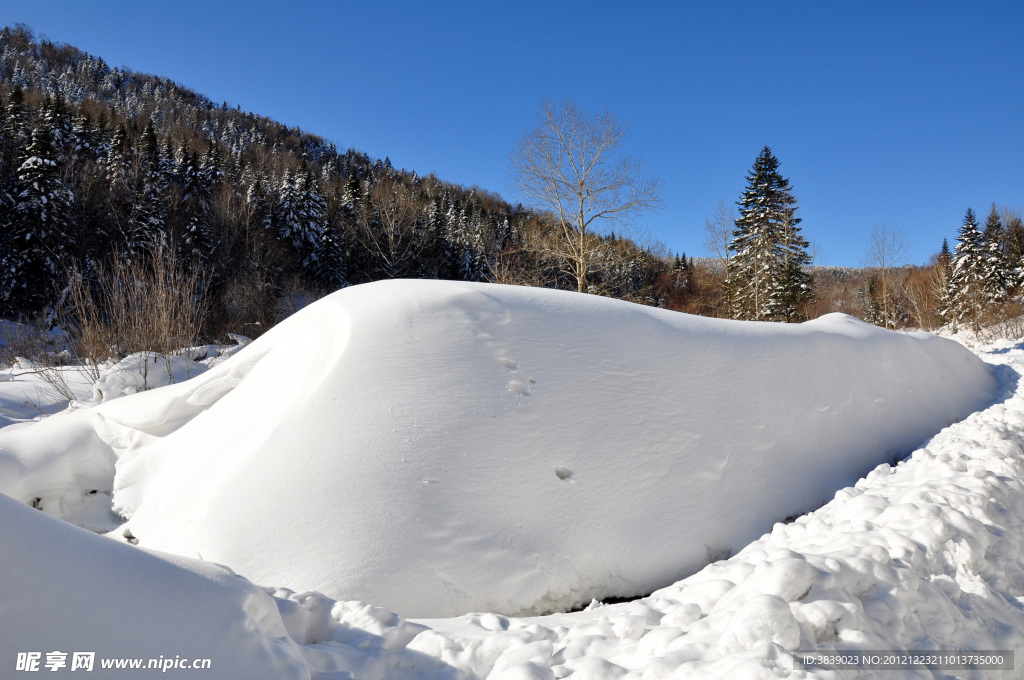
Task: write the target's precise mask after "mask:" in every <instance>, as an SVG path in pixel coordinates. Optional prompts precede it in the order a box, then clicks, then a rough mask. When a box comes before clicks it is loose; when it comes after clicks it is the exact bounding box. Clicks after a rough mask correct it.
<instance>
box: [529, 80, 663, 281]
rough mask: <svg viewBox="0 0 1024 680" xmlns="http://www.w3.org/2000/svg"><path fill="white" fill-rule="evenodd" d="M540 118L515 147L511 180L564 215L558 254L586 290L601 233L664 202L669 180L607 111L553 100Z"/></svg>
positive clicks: (556, 213)
mask: <svg viewBox="0 0 1024 680" xmlns="http://www.w3.org/2000/svg"><path fill="white" fill-rule="evenodd" d="M537 121H538V126H537V129H535V130H533V131H532V132H529V133H527V134H526V135H525V136H524V137H523V138H522V139H521V140H520V141H519V143H518V144H517V145H516V146H515V148H514V149H513V150H512V155H511V158H510V165H511V171H510V175H511V183H512V185H513V187H514V188H515V189H516V190H517V191H518V192H519V194H520V195H521V196H522V197H523V198H525V199H526V201H527V202H531V203H534V204H536V205H537V206H538V207H541V206H542V207H544V208H546V209H548V210H550V211H551V212H552V213H553V214H554V216H555V217H556V218H557V221H558V229H559V239H558V240H557V243H556V249H557V251H558V252H557V253H556V254H557V255H558V256H559V258H560V259H561V260H562V261H563V262H564V263H565V265H566V267H567V269H568V272H569V274H570V275H571V276H572V277H573V278H574V279H575V280H576V290H578V291H580V292H585V291H587V290H588V285H587V276H588V274H589V273H590V272H591V271H593V269H594V267H595V262H596V259H595V258H594V254H595V250H596V249H597V248H599V246H600V243H599V241H600V239H598V238H596V236H597V235H599V234H601V233H603V232H604V231H606V230H609V229H611V228H613V227H614V226H615V225H618V224H625V223H628V222H629V221H630V220H631V219H632V218H635V217H636V216H637V215H640V214H642V213H644V212H646V211H648V210H652V209H655V208H658V207H660V205H661V195H660V189H661V185H662V183H661V181H660V180H659V179H657V178H647V177H646V176H645V175H644V174H643V169H642V167H641V163H640V160H639V159H634V158H632V157H631V156H629V155H628V154H626V153H624V152H623V151H622V142H623V140H624V139H625V137H626V128H625V127H624V126H623V125H622V124H621V123H619V122H618V121H617V120H616V119H615V118H614V117H613V116H612V115H611V114H610V113H608V112H607V111H606V112H605V113H603V114H598V115H596V116H594V117H590V116H588V115H587V114H586V113H585V112H584V111H583V110H582V109H580V108H579V107H578V106H577V105H576V104H575V103H573V101H572V100H570V99H563V100H562V101H561V103H559V104H558V105H557V106H556V105H555V104H553V103H552V102H551V100H549V99H545V100H544V102H543V104H542V107H541V111H540V112H539V113H538V114H537Z"/></svg>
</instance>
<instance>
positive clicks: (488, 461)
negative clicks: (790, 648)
mask: <svg viewBox="0 0 1024 680" xmlns="http://www.w3.org/2000/svg"><path fill="white" fill-rule="evenodd" d="M993 389H994V381H993V378H992V377H991V375H990V372H989V371H988V369H987V368H986V367H985V365H984V364H983V363H982V362H981V361H980V360H978V359H977V358H976V357H975V356H973V355H972V354H971V353H970V352H968V351H967V350H965V349H964V348H963V347H961V346H959V345H957V344H956V343H952V342H948V341H944V340H941V339H937V338H934V337H932V336H926V335H905V334H896V333H891V332H887V331H883V330H880V329H877V328H874V327H872V326H868V325H866V324H863V323H861V322H858V321H856V320H854V319H853V318H851V317H846V316H842V315H831V316H829V317H825V318H822V319H820V320H817V321H814V322H811V323H807V324H803V325H800V326H788V325H780V324H765V323H745V322H731V321H721V320H712V319H706V318H699V317H692V316H687V315H683V314H677V313H672V312H665V311H661V310H655V309H650V308H646V307H642V306H638V305H633V304H628V303H624V302H620V301H615V300H609V299H604V298H598V297H594V296H589V295H578V294H573V293H564V292H559V291H549V290H538V289H528V288H519V287H506V286H495V285H486V284H476V285H473V284H461V283H452V282H424V281H414V282H413V281H393V282H383V283H375V284H370V285H365V286H357V287H354V288H349V289H346V290H343V291H340V292H338V293H336V294H334V295H331V296H329V297H327V298H325V299H323V300H321V301H320V302H318V303H316V304H314V305H311V306H310V307H308V308H306V309H304V310H302V311H301V312H300V313H298V314H296V315H295V316H293V317H292V318H290V319H289V320H287V321H285V322H284V323H282V324H280V325H279V326H278V327H276V328H275V329H273V330H272V331H270V332H269V333H267V334H266V335H265V336H263V337H262V338H260V339H259V340H257V341H255V342H253V343H252V344H251V345H250V346H249V347H247V348H246V350H245V351H244V352H243V353H241V354H239V355H238V356H237V357H236V358H235V359H233V360H231V361H228V362H226V363H225V364H223V365H222V366H220V367H217V368H214V369H211V370H210V371H209V372H207V373H205V374H204V375H202V376H200V377H198V378H196V379H194V380H191V381H188V382H186V383H183V384H180V385H174V386H170V387H168V388H164V389H161V390H155V391H152V392H149V393H146V394H143V395H139V396H138V397H127V398H123V399H120V400H117V401H115V402H111V403H109V404H105V405H104V407H105V410H104V411H103V413H104V416H105V417H106V418H108V419H112V420H115V421H117V422H119V423H121V424H122V425H124V426H128V427H134V428H138V429H139V430H143V431H145V433H146V436H144V437H138V438H136V439H135V440H134V441H133V443H131V444H130V445H128V446H127V447H126V450H125V451H124V452H123V455H121V457H120V459H119V460H118V462H117V477H116V479H115V482H114V504H115V508H116V509H117V510H118V511H119V512H121V513H122V514H124V515H125V516H126V517H129V518H130V521H129V523H128V525H127V526H126V533H130V535H132V536H134V538H136V539H138V541H139V544H140V545H142V546H148V547H152V548H156V549H159V550H164V551H168V552H173V553H177V554H182V555H188V556H201V557H202V559H205V560H211V561H214V562H217V563H222V564H226V565H228V566H230V567H231V568H232V569H234V570H236V571H238V572H239V573H241V574H243V575H245V576H246V577H248V578H250V579H252V580H254V581H256V582H260V583H280V584H287V585H288V586H289V587H291V588H295V589H297V590H306V589H317V590H320V591H322V592H324V593H325V594H327V595H329V596H331V597H334V598H338V599H360V600H366V601H370V602H373V603H375V604H378V605H382V606H386V607H389V608H391V609H394V610H396V611H398V612H400V613H402V614H404V615H408V616H446V615H453V614H460V613H464V612H467V611H474V610H476V611H480V610H487V611H496V612H503V613H523V612H526V613H531V612H532V613H540V612H546V611H552V610H559V609H567V608H571V607H573V606H576V605H579V604H581V603H586V602H589V601H590V600H591V598H594V597H598V598H601V597H607V596H612V595H619V596H629V595H636V594H641V593H644V592H650V591H651V590H652V589H654V588H656V587H660V586H664V585H666V584H669V583H672V582H673V581H675V580H677V579H678V578H681V577H683V576H685V575H687V574H691V573H693V572H695V571H696V570H698V569H699V568H701V567H702V566H704V565H705V564H707V563H708V562H709V561H713V560H714V559H718V558H720V557H723V556H727V555H728V554H730V553H732V552H735V551H736V550H738V549H739V548H741V547H742V546H744V545H746V544H747V543H748V542H749V541H751V540H753V539H754V538H756V537H757V536H758V535H760V534H761V533H762V532H763V531H765V530H766V529H768V528H769V527H770V526H771V524H772V522H774V521H776V520H781V519H783V518H785V517H787V516H791V515H797V514H799V513H801V512H803V511H806V510H808V509H810V508H813V507H817V506H818V505H820V504H822V503H823V502H825V501H826V500H827V499H828V498H830V497H831V495H832V494H833V493H834V492H835V490H836V489H838V488H841V487H843V486H846V485H849V484H852V483H853V482H854V481H856V480H857V479H858V478H859V477H860V475H862V474H863V473H865V472H866V471H867V470H870V469H871V468H873V467H875V466H876V465H878V464H879V463H881V462H885V461H893V460H895V459H896V458H898V457H900V456H902V455H905V454H906V453H908V452H909V451H910V450H912V449H913V447H914V446H915V445H917V444H919V443H920V442H921V441H922V440H923V439H924V438H925V437H927V436H928V435H930V434H932V433H934V432H936V431H938V430H939V429H941V428H942V427H944V426H945V425H948V424H949V423H951V422H953V421H954V420H956V419H958V418H961V417H963V416H965V415H967V414H968V413H970V412H972V411H974V410H975V409H977V408H978V407H980V406H982V405H983V404H984V403H987V402H989V401H990V400H991V398H992V393H993ZM666 537H671V538H666ZM270 546H273V549H270Z"/></svg>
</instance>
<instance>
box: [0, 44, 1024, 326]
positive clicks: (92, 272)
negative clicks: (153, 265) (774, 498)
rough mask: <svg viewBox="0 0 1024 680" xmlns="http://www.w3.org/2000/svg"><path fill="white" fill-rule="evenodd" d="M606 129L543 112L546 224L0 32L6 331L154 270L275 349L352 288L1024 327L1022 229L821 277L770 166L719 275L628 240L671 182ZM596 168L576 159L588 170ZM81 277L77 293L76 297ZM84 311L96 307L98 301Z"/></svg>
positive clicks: (726, 208) (603, 118)
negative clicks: (292, 316) (295, 326)
mask: <svg viewBox="0 0 1024 680" xmlns="http://www.w3.org/2000/svg"><path fill="white" fill-rule="evenodd" d="M624 138H625V128H624V126H623V125H621V124H620V123H619V122H618V121H616V120H615V119H614V117H613V116H611V114H609V113H607V112H605V113H604V114H599V115H597V116H588V115H586V114H585V113H584V112H582V111H581V110H580V109H579V108H578V107H577V106H576V105H575V104H574V103H572V102H571V101H569V100H564V101H562V102H560V103H558V104H554V103H552V102H550V101H545V102H544V103H543V105H542V110H541V111H540V113H539V115H538V127H537V129H536V130H534V131H532V132H530V133H528V134H527V135H526V136H524V138H523V139H522V140H521V141H520V143H519V144H518V145H517V146H516V148H515V149H514V150H513V154H512V166H513V167H512V170H513V175H514V183H515V185H516V188H517V189H518V190H519V192H520V194H521V195H522V196H524V197H525V198H526V199H528V200H530V201H531V202H532V203H533V206H532V207H530V208H526V207H524V206H522V205H521V204H518V205H513V204H510V203H508V202H506V201H504V200H503V199H502V198H501V197H500V196H498V195H496V194H493V193H490V192H487V191H484V190H482V189H479V188H477V187H470V188H467V187H463V186H459V185H455V184H451V183H448V182H444V181H443V180H441V179H438V178H436V177H434V176H432V175H431V176H427V177H420V176H419V175H418V174H417V173H415V172H413V171H407V170H404V169H396V168H395V167H393V166H392V164H391V162H390V160H389V159H387V158H384V159H373V158H370V157H369V156H367V155H366V154H363V153H361V152H359V151H357V150H354V149H348V150H346V151H339V150H338V149H337V148H336V146H335V145H334V144H333V143H331V142H328V141H325V140H324V139H322V138H320V137H318V136H316V135H312V134H310V133H307V132H304V131H302V130H300V129H298V128H295V127H288V126H285V125H283V124H281V123H278V122H276V121H273V120H270V119H268V118H265V117H262V116H258V115H256V114H253V113H250V112H244V111H242V110H241V109H240V108H238V107H235V108H231V107H229V106H228V105H227V104H226V103H222V104H219V105H218V104H216V103H214V102H213V101H211V100H209V99H208V98H206V97H204V96H202V95H200V94H197V93H195V92H192V91H191V90H189V89H187V88H185V87H183V86H181V85H178V84H177V83H174V82H172V81H170V80H167V79H163V78H160V77H157V76H151V75H146V74H139V73H135V72H132V71H130V70H128V69H124V68H110V67H109V66H108V65H107V64H106V63H105V62H104V61H103V60H102V59H100V58H97V57H94V56H91V55H89V54H86V53H84V52H81V51H79V50H77V49H76V48H74V47H71V46H68V45H58V44H54V43H51V42H49V41H46V40H44V39H36V37H35V36H34V34H33V33H32V31H31V30H30V29H28V28H27V27H25V26H21V25H19V26H15V27H13V28H4V29H3V30H2V31H0V314H2V315H4V316H8V317H21V318H32V317H38V316H40V315H45V314H51V315H52V314H53V313H54V312H56V311H58V310H59V309H60V307H61V305H62V304H64V303H65V302H66V301H67V300H68V299H76V298H75V296H74V295H70V294H69V290H68V285H69V284H71V283H74V282H75V281H84V282H86V284H87V285H92V286H94V287H96V288H100V287H102V285H103V281H101V278H102V276H101V274H102V272H110V271H115V270H117V269H118V268H121V269H123V270H128V269H131V268H133V267H135V266H137V265H138V264H139V263H140V262H147V261H151V259H152V258H153V257H161V258H165V259H167V260H168V261H169V262H170V264H171V265H172V266H173V267H175V268H180V269H182V270H185V271H189V272H194V273H195V274H196V276H197V278H198V279H199V285H197V286H196V288H195V290H196V295H198V296H199V297H201V298H202V300H201V301H202V305H203V307H204V308H205V309H209V310H210V313H209V314H208V319H209V321H208V323H207V329H206V334H207V335H208V336H216V335H220V334H223V332H225V331H233V332H241V333H244V334H247V335H258V334H259V333H261V332H262V331H263V330H265V329H266V328H268V327H269V326H270V325H272V324H273V323H274V322H275V321H276V320H277V319H279V318H280V317H281V316H282V315H283V314H285V313H287V311H288V310H289V309H290V308H293V307H296V306H299V305H301V304H303V303H304V302H307V301H310V300H312V299H315V298H316V297H319V296H320V295H323V294H325V293H326V292H330V291H333V290H335V289H337V288H340V287H344V286H346V285H352V284H357V283H364V282H368V281H375V280H379V279H386V278H398V277H405V278H410V277H411V278H444V279H453V280H462V281H492V282H498V283H514V284H526V285H534V286H546V287H552V288H560V289H566V290H577V291H582V292H590V293H596V294H601V295H608V296H612V297H618V298H622V299H625V300H631V301H635V302H641V303H644V304H649V305H657V306H661V307H665V308H668V309H674V310H679V311H686V312H691V313H696V314H702V315H708V316H719V317H726V318H735V319H751V320H762V321H765V320H767V321H789V322H793V321H801V320H804V319H809V318H814V317H816V316H819V315H821V314H824V313H827V312H832V311H840V312H845V313H849V314H854V315H856V316H859V317H861V318H864V319H866V320H868V321H870V322H872V323H877V324H879V325H883V326H886V327H889V328H898V327H903V326H917V327H922V328H932V327H935V326H937V325H940V324H942V323H951V324H968V325H970V326H972V327H975V328H978V327H980V325H981V324H983V323H985V322H986V321H987V320H990V319H992V318H995V317H998V316H1003V317H1005V316H1006V315H1008V314H1009V313H1011V312H1012V311H1013V309H1014V304H1015V302H1014V301H1015V300H1016V299H1017V296H1018V294H1019V292H1020V290H1021V287H1022V279H1024V275H1022V273H1021V272H1022V269H1021V264H1022V256H1024V225H1022V223H1021V219H1020V215H1019V213H1018V212H1014V211H1012V210H1009V209H1005V208H1004V209H997V208H996V207H995V206H993V208H992V211H991V213H990V215H989V218H988V221H987V222H986V225H985V228H984V230H983V231H982V230H981V229H980V228H979V227H978V225H977V224H976V218H975V217H974V214H973V212H970V211H969V212H968V215H967V217H966V218H965V220H964V225H963V229H962V230H961V234H960V238H959V240H958V243H957V245H956V250H955V252H953V251H950V250H949V248H948V246H947V245H945V244H943V250H942V251H941V252H940V253H939V254H938V255H937V256H936V257H935V258H934V259H933V262H931V263H929V264H928V265H926V266H922V267H910V266H907V265H905V264H904V263H903V262H902V261H901V259H900V258H901V257H902V255H904V254H905V251H906V248H905V243H902V236H901V235H900V234H899V233H898V230H893V229H892V228H889V227H886V226H885V225H882V227H881V228H876V233H875V234H873V236H872V242H871V244H869V245H870V247H869V251H870V252H869V257H868V258H867V261H866V262H865V267H863V268H859V269H849V268H834V267H833V268H829V267H822V266H819V265H816V264H815V263H814V261H813V254H812V248H811V246H810V244H809V242H808V241H807V239H806V238H805V237H804V236H803V233H802V225H801V219H800V217H799V216H798V215H797V208H798V205H797V199H796V196H795V194H794V192H793V189H792V187H791V185H790V181H789V179H788V178H786V177H784V176H783V175H782V174H781V172H780V162H779V160H778V158H776V157H775V155H774V154H773V153H772V151H771V149H770V148H769V147H767V146H766V147H764V148H763V149H762V150H761V152H760V153H759V154H758V155H757V157H756V158H755V160H754V164H753V166H752V168H751V170H750V172H749V173H748V174H747V177H746V187H745V188H744V191H743V193H742V194H741V195H740V197H739V200H738V201H737V202H736V204H735V205H736V208H738V213H737V211H736V209H734V208H733V207H732V206H731V205H730V204H728V203H725V202H723V203H721V204H720V205H719V206H718V207H717V208H716V209H715V211H714V213H713V214H712V215H711V216H710V217H709V218H708V220H707V221H706V223H705V232H706V239H705V244H704V245H705V250H706V251H707V252H708V253H709V254H711V257H705V258H694V257H687V256H686V254H685V253H684V254H676V255H675V256H674V257H673V256H672V255H671V254H669V253H667V252H665V250H664V247H663V246H659V245H657V244H653V245H652V244H641V243H638V242H637V241H635V240H634V239H631V238H628V237H625V236H623V234H624V233H625V232H624V231H623V230H622V228H623V227H625V226H626V225H627V223H628V221H629V218H635V217H636V216H638V215H640V214H642V213H643V212H645V211H647V210H651V209H657V208H658V206H659V205H660V202H661V198H660V193H659V189H660V186H661V183H660V181H659V180H657V179H656V178H653V179H651V178H647V177H645V176H644V175H643V173H642V168H641V166H640V164H639V161H637V160H635V159H633V158H631V157H630V156H628V154H625V153H623V152H622V149H621V144H622V141H623V139H624ZM573 154H576V156H573ZM76 277H77V278H76ZM79 297H81V296H79Z"/></svg>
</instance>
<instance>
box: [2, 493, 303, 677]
mask: <svg viewBox="0 0 1024 680" xmlns="http://www.w3.org/2000/svg"><path fill="white" fill-rule="evenodd" d="M0 575H2V578H3V587H2V589H0V630H2V631H3V636H2V641H0V674H2V675H3V676H4V677H14V676H15V675H17V674H16V673H14V671H15V668H16V664H17V655H18V653H30V652H37V653H39V654H41V657H37V658H40V662H39V668H38V670H40V671H43V672H47V671H48V670H49V669H47V668H46V667H45V666H44V664H45V663H46V661H47V654H49V653H52V652H63V653H64V654H65V655H66V656H65V657H63V660H64V662H65V663H66V666H65V667H64V668H63V669H62V670H63V671H64V672H70V671H71V668H72V661H73V656H72V655H73V653H74V652H92V653H94V654H95V657H94V659H93V671H92V672H91V673H90V674H89V676H88V677H99V678H115V677H122V678H123V677H125V676H126V673H127V674H128V675H130V674H131V671H126V670H124V669H121V670H117V669H108V670H104V669H102V668H101V667H100V664H101V660H102V659H121V658H130V659H135V658H139V659H144V661H143V664H147V663H148V662H149V659H160V663H161V665H162V663H163V662H162V659H171V660H176V659H177V658H185V659H187V660H188V661H189V662H190V663H191V662H192V661H194V660H196V659H210V662H211V664H210V669H209V671H203V670H193V669H187V670H181V669H178V670H174V669H168V670H167V671H163V669H162V668H161V672H164V673H166V674H167V675H169V676H171V677H190V678H254V679H255V678H267V679H268V680H280V679H281V678H309V677H310V673H309V670H308V668H307V666H306V663H305V662H304V661H303V660H302V658H301V657H296V656H295V655H294V652H293V650H292V647H295V645H291V644H289V638H287V633H286V629H285V626H284V623H283V621H282V618H281V616H280V614H279V613H278V608H277V606H276V602H275V600H274V598H272V597H271V596H270V595H268V594H267V593H266V592H264V591H262V590H261V589H259V588H256V587H255V586H253V585H252V584H250V583H247V582H246V581H244V580H243V579H240V578H238V577H237V576H234V575H232V574H230V573H229V572H227V571H225V570H224V569H221V568H219V567H216V566H214V565H209V564H204V563H202V562H197V561H194V560H188V559H184V558H179V557H170V556H160V555H157V554H152V553H149V552H147V551H144V550H138V549H136V548H133V547H131V546H128V545H124V544H121V543H117V542H116V541H112V540H110V539H108V538H104V537H101V536H97V535H95V534H92V533H89V532H88V531H85V530H84V529H79V528H78V527H74V526H71V525H70V524H67V523H66V522H61V521H59V520H56V519H53V518H51V517H47V516H46V515H45V514H43V513H40V512H38V511H36V510H33V509H31V508H28V507H26V506H24V505H21V504H20V503H17V502H15V501H13V500H11V499H10V498H8V497H6V496H3V495H0ZM143 668H145V665H143ZM53 670H54V671H57V670H58V669H57V668H54V669H53ZM78 670H83V671H84V670H85V669H84V668H80V669H78ZM144 672H145V673H153V672H154V671H152V670H149V671H144Z"/></svg>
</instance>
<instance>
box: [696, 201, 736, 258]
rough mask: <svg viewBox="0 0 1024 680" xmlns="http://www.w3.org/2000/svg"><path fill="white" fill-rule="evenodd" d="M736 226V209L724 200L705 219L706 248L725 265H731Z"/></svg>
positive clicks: (706, 250)
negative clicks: (730, 250) (730, 247)
mask: <svg viewBox="0 0 1024 680" xmlns="http://www.w3.org/2000/svg"><path fill="white" fill-rule="evenodd" d="M735 226H736V209H735V208H734V207H732V204H731V203H728V202H726V201H724V200H722V201H719V202H718V204H717V205H715V208H714V210H712V211H711V214H710V215H708V216H707V217H706V218H705V219H704V250H705V252H707V253H708V254H709V255H712V256H714V257H716V258H718V260H719V262H721V263H722V266H723V267H728V266H729V254H730V253H729V244H730V243H731V242H732V232H733V229H734V228H735Z"/></svg>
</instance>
